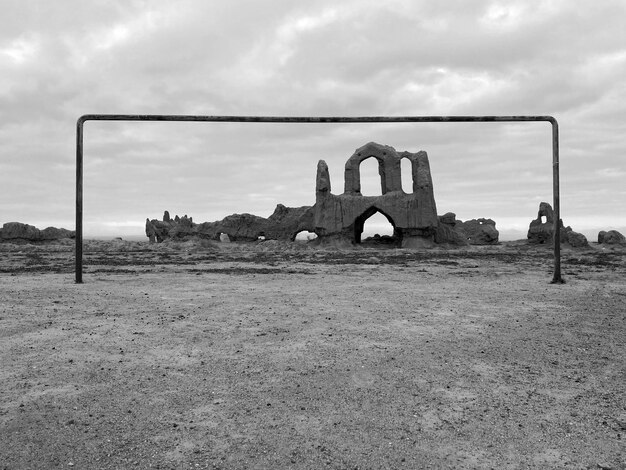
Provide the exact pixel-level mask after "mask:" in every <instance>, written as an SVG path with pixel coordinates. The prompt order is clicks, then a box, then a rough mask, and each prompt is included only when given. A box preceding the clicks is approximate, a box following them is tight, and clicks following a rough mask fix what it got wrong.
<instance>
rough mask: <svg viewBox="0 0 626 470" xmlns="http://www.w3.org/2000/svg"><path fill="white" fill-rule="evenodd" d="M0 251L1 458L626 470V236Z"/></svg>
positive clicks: (57, 463) (68, 463) (74, 464)
mask: <svg viewBox="0 0 626 470" xmlns="http://www.w3.org/2000/svg"><path fill="white" fill-rule="evenodd" d="M562 259H563V277H564V279H565V280H566V282H567V283H566V284H564V285H557V284H550V282H549V281H550V280H551V279H552V264H553V260H552V256H551V252H550V251H549V249H547V248H543V247H541V248H537V247H533V248H530V247H528V246H526V245H524V244H520V243H509V244H505V245H500V246H496V247H483V248H472V249H464V250H433V251H423V252H416V251H408V250H399V249H384V248H365V247H360V248H358V249H352V250H338V249H335V250H332V249H315V248H312V247H310V246H309V245H306V244H301V243H300V244H299V243H296V244H291V243H278V242H271V241H267V242H260V243H256V244H251V245H240V244H235V243H231V244H220V245H219V246H218V245H211V244H199V243H197V242H186V243H178V244H176V243H170V244H162V245H158V246H157V245H149V244H147V243H137V242H136V243H131V242H124V241H115V242H108V243H105V242H87V243H86V244H85V264H86V268H85V275H84V284H75V283H74V273H73V263H74V261H73V245H72V244H71V243H70V242H68V243H57V244H53V245H11V244H2V245H0V287H1V289H0V326H1V330H0V363H1V365H2V366H1V368H0V469H24V468H46V469H47V468H80V469H114V468H120V469H125V468H163V469H169V468H171V469H195V468H224V469H229V468H232V469H244V468H245V469H254V468H268V469H276V468H294V469H320V468H332V469H357V468H358V469H370V468H371V469H379V468H393V469H395V468H400V469H402V468H407V469H414V468H461V469H463V468H516V469H517V468H574V469H592V468H593V469H597V468H605V469H608V468H612V469H625V468H626V248H622V249H621V250H619V249H601V248H600V247H598V246H593V247H591V248H590V249H587V250H582V251H580V250H572V249H564V251H563V258H562Z"/></svg>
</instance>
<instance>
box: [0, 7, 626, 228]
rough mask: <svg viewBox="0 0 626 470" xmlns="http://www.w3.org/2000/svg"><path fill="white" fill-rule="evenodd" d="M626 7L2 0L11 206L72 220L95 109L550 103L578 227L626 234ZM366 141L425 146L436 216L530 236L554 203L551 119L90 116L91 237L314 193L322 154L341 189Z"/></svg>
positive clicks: (565, 194) (63, 222)
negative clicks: (81, 148)
mask: <svg viewBox="0 0 626 470" xmlns="http://www.w3.org/2000/svg"><path fill="white" fill-rule="evenodd" d="M625 18H626V2H624V1H623V0H602V1H597V0H593V1H591V0H589V1H585V0H583V1H576V2H573V1H568V0H542V1H534V0H523V1H522V0H520V1H480V0H447V1H445V2H444V1H440V2H435V1H432V0H373V1H370V0H341V1H339V0H334V1H327V0H308V1H296V0H268V1H262V0H228V1H226V0H223V1H218V0H213V1H209V0H178V1H175V2H174V1H171V0H167V1H161V0H149V1H148V0H145V1H142V0H124V1H115V0H62V1H54V2H53V1H49V0H28V1H24V0H3V2H2V16H1V18H0V113H1V119H0V142H1V146H0V223H4V222H9V221H20V222H25V223H29V224H32V225H36V226H38V227H39V228H44V227H46V226H50V225H53V226H57V227H59V226H62V227H66V228H71V229H73V228H74V204H75V189H74V188H75V186H74V185H75V183H74V181H75V180H74V178H75V123H76V120H77V118H78V117H79V116H80V115H82V114H88V113H123V114H203V115H272V116H379V115H385V116H403V115H524V114H529V115H536V114H537V115H548V114H549V115H553V116H555V117H556V118H557V119H558V120H559V123H560V131H561V198H562V199H561V215H562V217H563V219H564V222H565V224H566V225H571V226H572V228H574V230H577V231H581V232H583V233H585V234H586V235H587V236H588V237H590V238H591V239H595V238H596V236H597V232H598V230H608V229H618V230H620V231H623V233H626V208H625V203H626V189H625V188H626V185H625V184H624V181H625V179H626V80H625V79H626V28H624V19H625ZM369 141H375V142H379V143H381V144H386V145H390V146H393V147H395V148H396V149H397V150H409V151H418V150H425V151H426V152H428V155H429V158H430V163H431V170H432V173H433V183H434V189H435V198H436V201H437V210H438V213H439V214H443V213H445V212H455V213H456V214H457V217H458V218H460V219H463V220H465V219H470V218H478V217H489V218H492V219H494V220H495V221H496V222H497V224H498V228H499V229H501V231H502V232H503V233H511V234H522V236H523V235H524V232H525V230H527V227H528V223H529V222H530V220H531V219H533V218H535V217H536V215H537V209H538V206H539V203H540V202H541V201H547V202H552V162H551V134H550V125H549V124H548V123H510V124H501V123H482V124H476V123H459V124H448V123H445V124H368V125H363V124H345V125H336V124H306V125H300V124H228V123H219V124H217V123H120V122H88V123H86V125H85V170H84V185H85V186H84V188H85V189H84V198H85V199H84V220H85V234H86V236H89V235H92V236H93V235H122V236H126V235H142V234H143V226H144V221H145V219H146V217H149V218H160V217H161V216H162V213H163V211H164V210H165V209H168V210H169V211H170V213H171V214H172V215H174V214H180V215H183V214H188V215H190V216H192V217H193V218H194V220H195V221H198V222H201V221H210V220H217V219H221V218H222V217H224V216H226V215H228V214H231V213H241V212H250V213H254V214H257V215H261V216H269V215H270V214H271V213H272V212H273V210H274V207H275V206H276V204H277V203H283V204H285V205H287V206H301V205H311V204H313V203H314V200H315V199H314V198H315V194H314V190H315V170H316V165H317V161H318V160H319V159H324V160H325V161H326V162H327V163H328V165H329V167H330V176H331V184H332V191H333V193H337V194H338V193H341V192H342V191H343V167H344V164H345V161H346V160H347V159H348V157H349V156H350V155H351V154H352V153H353V152H354V150H355V149H356V148H358V147H360V146H362V145H363V144H365V143H367V142H369ZM371 162H373V160H372V159H370V160H367V161H366V162H364V163H363V166H362V174H363V190H364V193H365V194H366V195H367V194H371V195H374V194H377V193H378V194H379V193H380V183H379V179H378V175H377V171H376V168H375V165H370V163H371Z"/></svg>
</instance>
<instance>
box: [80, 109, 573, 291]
mask: <svg viewBox="0 0 626 470" xmlns="http://www.w3.org/2000/svg"><path fill="white" fill-rule="evenodd" d="M86 121H188V122H189V121H195V122H268V123H271V122H275V123H359V122H360V123H364V122H528V121H547V122H550V123H551V124H552V181H553V198H554V212H555V216H556V220H557V222H556V226H555V229H554V278H553V280H552V282H553V283H563V282H565V281H563V279H562V277H561V239H560V220H561V218H560V200H559V199H560V198H559V127H558V123H557V121H556V119H554V118H553V117H552V116H397V117H390V116H364V117H312V116H300V117H298V116H293V117H290V116H199V115H168V114H85V115H83V116H81V117H80V118H78V121H77V123H76V283H78V284H80V283H82V282H83V278H82V274H83V272H82V271H83V124H84V123H85V122H86Z"/></svg>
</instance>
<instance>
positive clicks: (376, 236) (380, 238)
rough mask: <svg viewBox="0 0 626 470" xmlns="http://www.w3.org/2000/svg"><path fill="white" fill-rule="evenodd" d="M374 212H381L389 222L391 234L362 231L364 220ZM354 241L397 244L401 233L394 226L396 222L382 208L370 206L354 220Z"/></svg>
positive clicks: (399, 241)
mask: <svg viewBox="0 0 626 470" xmlns="http://www.w3.org/2000/svg"><path fill="white" fill-rule="evenodd" d="M374 214H382V215H383V216H385V218H386V219H387V221H388V222H389V223H390V224H391V227H392V232H391V235H389V234H384V235H381V234H380V233H373V234H369V233H365V234H364V233H363V229H364V228H365V222H366V221H367V219H369V218H370V217H372V216H373V215H374ZM364 236H365V237H366V238H363V237H364ZM354 242H355V243H361V244H368V245H391V246H399V245H400V244H401V242H402V234H401V233H400V231H399V230H398V229H397V228H396V224H395V222H394V221H393V219H392V218H391V217H390V216H389V215H388V214H385V213H384V212H383V211H382V210H380V209H378V208H377V207H373V206H372V207H370V208H369V209H367V210H366V211H365V212H363V213H362V214H361V215H360V216H359V217H357V218H356V220H355V221H354Z"/></svg>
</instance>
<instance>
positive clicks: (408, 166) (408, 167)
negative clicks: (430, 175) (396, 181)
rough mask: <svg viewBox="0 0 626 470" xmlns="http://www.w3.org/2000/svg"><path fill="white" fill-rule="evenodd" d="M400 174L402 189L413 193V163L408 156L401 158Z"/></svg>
mask: <svg viewBox="0 0 626 470" xmlns="http://www.w3.org/2000/svg"><path fill="white" fill-rule="evenodd" d="M400 174H401V176H402V191H404V192H405V193H407V194H412V193H413V164H412V163H411V160H409V159H408V158H403V159H402V160H400Z"/></svg>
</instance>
